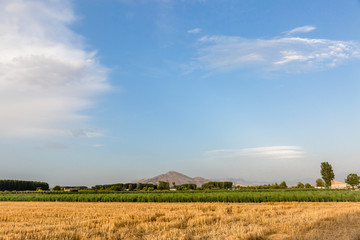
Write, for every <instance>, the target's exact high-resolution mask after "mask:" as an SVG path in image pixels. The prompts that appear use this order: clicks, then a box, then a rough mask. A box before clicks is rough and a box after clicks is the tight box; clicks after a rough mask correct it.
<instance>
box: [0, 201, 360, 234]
mask: <svg viewBox="0 0 360 240" xmlns="http://www.w3.org/2000/svg"><path fill="white" fill-rule="evenodd" d="M359 223H360V204H359V203H262V204H253V203H76V202H0V239H360V228H359V225H360V224H359Z"/></svg>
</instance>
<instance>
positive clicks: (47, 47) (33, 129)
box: [0, 0, 110, 137]
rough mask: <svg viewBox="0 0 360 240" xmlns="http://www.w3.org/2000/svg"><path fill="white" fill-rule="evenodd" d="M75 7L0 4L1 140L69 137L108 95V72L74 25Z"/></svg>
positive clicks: (17, 0) (12, 0)
mask: <svg viewBox="0 0 360 240" xmlns="http://www.w3.org/2000/svg"><path fill="white" fill-rule="evenodd" d="M75 20H76V16H75V15H74V13H73V11H72V8H71V5H70V2H69V1H67V0H62V1H60V0H58V1H56V0H55V1H45V0H40V1H32V0H29V1H22V0H3V1H1V2H0V33H1V38H0V46H1V55H0V114H1V118H0V137H34V136H48V135H69V131H71V129H78V128H84V126H83V125H84V124H85V125H86V119H87V118H88V117H87V116H85V115H83V114H81V111H83V110H85V109H88V108H90V107H92V106H93V97H94V96H96V95H98V94H100V93H103V92H105V91H107V90H109V88H110V86H109V85H108V83H107V69H106V68H105V67H103V66H102V65H101V64H100V63H99V62H98V61H97V58H96V53H95V52H94V51H87V50H85V46H84V44H83V40H82V37H81V36H79V35H77V34H76V33H74V32H73V31H72V30H71V29H70V28H69V24H71V23H73V22H74V21H75Z"/></svg>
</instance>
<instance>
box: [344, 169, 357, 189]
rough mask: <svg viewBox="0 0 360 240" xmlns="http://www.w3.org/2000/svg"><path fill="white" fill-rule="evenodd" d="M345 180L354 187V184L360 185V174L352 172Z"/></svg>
mask: <svg viewBox="0 0 360 240" xmlns="http://www.w3.org/2000/svg"><path fill="white" fill-rule="evenodd" d="M345 182H346V183H347V184H349V185H351V186H352V188H353V189H354V186H357V185H359V182H360V179H359V176H358V175H357V174H356V173H350V174H349V175H347V178H346V179H345Z"/></svg>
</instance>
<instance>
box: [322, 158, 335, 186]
mask: <svg viewBox="0 0 360 240" xmlns="http://www.w3.org/2000/svg"><path fill="white" fill-rule="evenodd" d="M320 173H321V176H322V179H324V182H325V187H326V188H328V187H330V186H331V181H332V180H334V178H335V174H334V172H333V170H332V166H331V164H329V163H328V162H322V163H321V171H320Z"/></svg>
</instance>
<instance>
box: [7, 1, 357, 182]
mask: <svg viewBox="0 0 360 240" xmlns="http://www.w3.org/2000/svg"><path fill="white" fill-rule="evenodd" d="M0 11H1V12H0V32H1V34H2V38H1V39H0V46H1V51H2V54H1V56H0V111H1V118H0V161H1V165H2V167H1V169H0V176H1V178H3V179H29V180H41V181H47V182H49V183H50V184H52V185H54V184H59V185H88V186H91V185H94V184H102V183H114V182H129V181H133V180H137V179H140V178H147V177H152V176H154V175H158V174H160V173H164V172H167V171H169V170H175V171H179V172H182V173H184V174H187V175H189V176H192V177H195V176H202V177H206V178H212V179H213V178H214V179H221V178H228V177H232V178H243V179H247V180H249V181H265V182H275V181H277V182H280V181H282V180H286V181H289V182H297V181H309V182H311V183H314V180H315V179H316V178H318V177H320V173H319V172H320V162H323V161H328V162H330V163H331V164H332V165H333V168H334V172H335V178H336V179H337V180H340V181H342V180H343V179H344V178H345V177H346V175H347V174H349V173H353V172H355V173H359V168H360V162H359V161H358V160H359V155H360V148H359V147H358V142H359V140H360V139H359V138H360V137H359V136H360V134H359V133H360V128H359V122H360V113H359V109H360V94H359V89H360V81H359V76H360V69H359V67H358V66H359V64H360V29H359V27H358V26H360V14H359V13H360V3H359V2H358V1H316V2H314V1H271V2H270V1H230V0H229V1H227V0H225V1H205V0H203V1H200V0H199V1H196V0H188V1H187V0H184V1H171V0H168V1H160V0H158V1H155V0H154V1H145V0H144V1H140V0H139V1H136V0H134V1H131V0H128V1H125V0H123V1H120V0H108V1H100V0H88V1H82V0H73V1H68V0H66V1H55V0H54V1H42V0H40V1H35V0H34V1H32V0H30V1H28V0H27V1H25V0H23V1H22V0H15V1H14V0H12V1H10V0H5V1H2V2H1V3H0Z"/></svg>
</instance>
